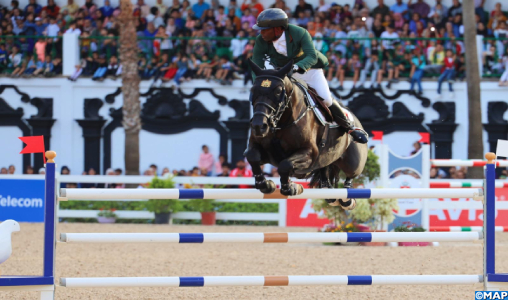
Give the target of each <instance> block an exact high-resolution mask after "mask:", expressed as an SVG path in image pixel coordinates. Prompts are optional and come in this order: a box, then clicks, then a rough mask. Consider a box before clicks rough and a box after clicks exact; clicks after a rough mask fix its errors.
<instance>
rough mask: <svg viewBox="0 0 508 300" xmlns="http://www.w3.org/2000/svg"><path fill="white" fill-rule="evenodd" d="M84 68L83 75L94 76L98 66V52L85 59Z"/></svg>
mask: <svg viewBox="0 0 508 300" xmlns="http://www.w3.org/2000/svg"><path fill="white" fill-rule="evenodd" d="M86 60H87V61H86V67H85V69H84V70H83V75H86V76H91V75H93V74H95V72H96V71H97V69H98V68H99V65H100V63H99V62H100V58H99V53H98V52H93V53H92V56H88V57H87V58H86Z"/></svg>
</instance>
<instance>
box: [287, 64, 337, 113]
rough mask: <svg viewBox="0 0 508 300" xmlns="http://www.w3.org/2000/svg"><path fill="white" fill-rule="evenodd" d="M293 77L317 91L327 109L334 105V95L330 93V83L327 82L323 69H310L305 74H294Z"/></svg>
mask: <svg viewBox="0 0 508 300" xmlns="http://www.w3.org/2000/svg"><path fill="white" fill-rule="evenodd" d="M293 77H294V78H296V79H299V80H301V81H304V82H305V83H307V84H308V85H309V86H311V87H312V88H313V89H315V90H316V92H317V94H318V95H319V97H321V98H323V99H324V100H325V101H324V103H325V105H326V106H327V107H329V106H331V105H332V101H333V98H332V93H330V88H329V87H328V81H327V80H326V77H325V73H324V72H323V69H309V70H308V71H307V72H305V73H304V74H300V73H294V74H293Z"/></svg>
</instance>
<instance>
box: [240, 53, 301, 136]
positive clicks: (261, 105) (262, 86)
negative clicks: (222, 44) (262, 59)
mask: <svg viewBox="0 0 508 300" xmlns="http://www.w3.org/2000/svg"><path fill="white" fill-rule="evenodd" d="M248 62H249V65H250V67H251V69H252V72H254V74H255V75H256V80H255V81H254V85H253V86H252V89H251V101H252V106H253V108H254V116H253V118H252V120H251V122H250V126H251V129H252V134H253V135H254V136H255V137H265V136H266V135H267V134H268V132H269V130H270V127H271V128H272V129H275V128H276V127H277V123H278V122H279V120H280V118H281V117H282V114H283V113H284V111H285V109H286V107H287V106H288V104H289V101H290V99H289V96H288V94H287V93H286V84H285V82H284V79H285V78H286V75H287V74H288V73H289V71H290V70H291V68H292V66H293V61H290V62H289V63H287V64H286V65H285V66H284V67H282V68H280V69H278V70H262V69H261V68H260V67H258V66H257V65H256V64H255V63H254V62H252V61H251V60H250V59H249V60H248Z"/></svg>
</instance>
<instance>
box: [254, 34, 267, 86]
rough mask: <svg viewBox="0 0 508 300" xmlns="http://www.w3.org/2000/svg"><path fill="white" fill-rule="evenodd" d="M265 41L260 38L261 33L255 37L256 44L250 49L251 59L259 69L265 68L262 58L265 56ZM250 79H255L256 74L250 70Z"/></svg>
mask: <svg viewBox="0 0 508 300" xmlns="http://www.w3.org/2000/svg"><path fill="white" fill-rule="evenodd" d="M264 44H265V42H264V41H263V39H262V38H261V35H259V36H258V38H257V39H256V44H255V45H254V49H253V50H252V61H253V62H254V63H255V64H256V65H258V67H260V68H261V69H264V68H265V61H264V60H263V58H264V57H265V54H266V53H265V50H264V49H265V47H264ZM252 80H256V75H255V74H254V72H252Z"/></svg>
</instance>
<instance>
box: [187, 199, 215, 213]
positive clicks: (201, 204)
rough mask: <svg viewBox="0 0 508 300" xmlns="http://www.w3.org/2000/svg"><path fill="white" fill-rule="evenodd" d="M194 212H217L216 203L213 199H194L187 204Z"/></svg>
mask: <svg viewBox="0 0 508 300" xmlns="http://www.w3.org/2000/svg"><path fill="white" fill-rule="evenodd" d="M187 204H188V207H189V208H190V209H191V210H192V211H199V212H211V211H215V210H216V207H217V206H216V203H215V201H214V200H213V199H192V200H189V201H188V202H187Z"/></svg>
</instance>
